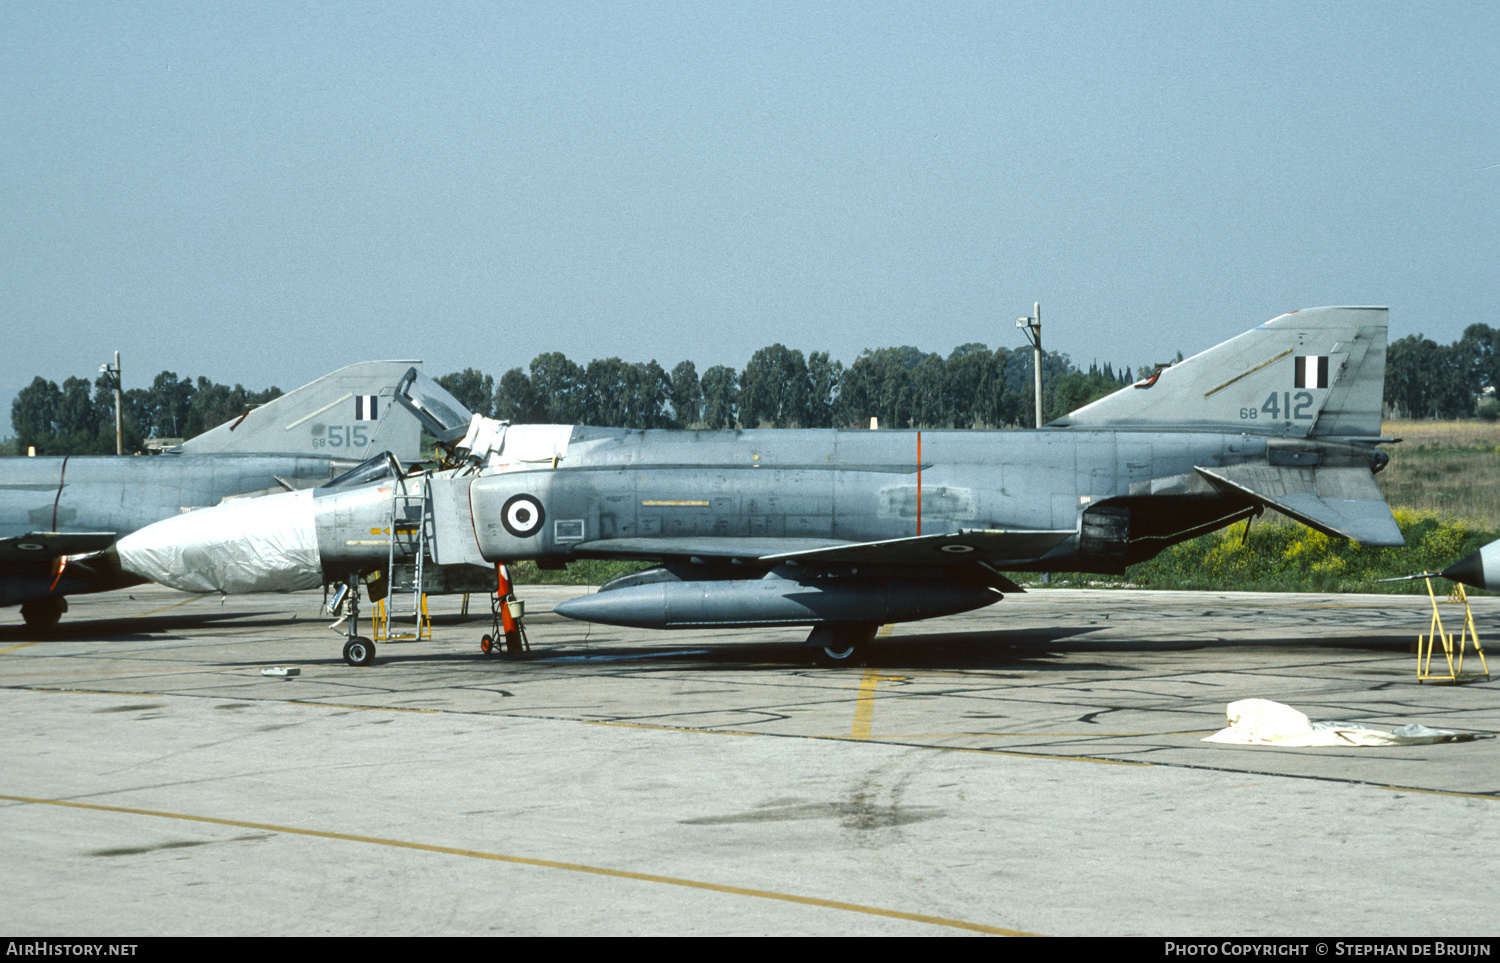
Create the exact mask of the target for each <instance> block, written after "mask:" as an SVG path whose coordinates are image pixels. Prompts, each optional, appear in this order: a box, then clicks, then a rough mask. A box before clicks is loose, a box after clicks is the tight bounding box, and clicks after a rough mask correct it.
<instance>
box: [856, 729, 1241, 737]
mask: <svg viewBox="0 0 1500 963" xmlns="http://www.w3.org/2000/svg"><path fill="white" fill-rule="evenodd" d="M1218 731H1219V730H1217V729H1201V730H1199V731H1197V732H891V733H887V734H886V735H883V736H876V737H875V738H877V739H965V738H970V737H982V738H985V739H1083V738H1091V737H1095V736H1109V737H1118V738H1125V737H1132V736H1211V735H1213V734H1214V733H1215V732H1218Z"/></svg>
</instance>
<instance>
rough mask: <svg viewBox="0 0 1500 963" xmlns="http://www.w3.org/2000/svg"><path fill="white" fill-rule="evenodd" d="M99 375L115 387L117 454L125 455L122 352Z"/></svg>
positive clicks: (116, 353) (101, 368) (100, 370)
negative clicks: (121, 381)
mask: <svg viewBox="0 0 1500 963" xmlns="http://www.w3.org/2000/svg"><path fill="white" fill-rule="evenodd" d="M99 373H100V374H102V375H104V376H105V377H106V378H108V379H109V380H110V382H111V383H113V384H114V386H115V454H117V455H123V454H125V420H124V417H123V415H122V414H121V411H122V402H123V401H124V393H123V392H122V391H121V389H120V352H118V351H116V352H115V363H114V364H113V365H110V364H109V363H108V362H106V363H104V364H101V365H100V366H99Z"/></svg>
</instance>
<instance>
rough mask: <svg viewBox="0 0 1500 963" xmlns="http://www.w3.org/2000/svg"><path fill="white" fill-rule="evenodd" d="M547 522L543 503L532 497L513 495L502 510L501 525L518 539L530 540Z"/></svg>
mask: <svg viewBox="0 0 1500 963" xmlns="http://www.w3.org/2000/svg"><path fill="white" fill-rule="evenodd" d="M546 520H547V513H546V512H544V511H542V503H541V502H539V501H537V500H536V499H535V498H533V497H532V496H530V495H512V496H510V498H509V499H507V500H506V502H505V507H504V508H502V509H501V510H500V521H501V523H502V524H503V525H504V526H505V530H506V531H507V532H510V533H511V534H512V535H514V536H515V537H516V538H530V537H531V536H533V535H535V534H536V533H537V532H540V531H541V530H542V522H544V521H546Z"/></svg>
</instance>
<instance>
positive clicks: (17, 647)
mask: <svg viewBox="0 0 1500 963" xmlns="http://www.w3.org/2000/svg"><path fill="white" fill-rule="evenodd" d="M41 641H42V640H41V639H37V640H36V642H22V643H21V644H20V645H13V646H11V647H10V648H8V649H0V655H4V654H5V653H7V652H14V651H16V650H17V649H24V648H26V647H27V646H28V645H36V644H37V643H38V642H41Z"/></svg>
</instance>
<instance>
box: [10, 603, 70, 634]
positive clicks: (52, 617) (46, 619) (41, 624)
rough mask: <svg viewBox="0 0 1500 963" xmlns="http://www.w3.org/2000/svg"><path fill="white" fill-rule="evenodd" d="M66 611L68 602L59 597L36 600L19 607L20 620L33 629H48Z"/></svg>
mask: <svg viewBox="0 0 1500 963" xmlns="http://www.w3.org/2000/svg"><path fill="white" fill-rule="evenodd" d="M67 610H68V600H67V599H65V598H63V597H62V596H61V595H59V596H57V597H55V598H50V599H38V600H37V601H35V602H27V603H26V604H25V605H23V606H21V618H23V619H25V620H26V625H27V626H28V627H29V628H33V629H50V628H52V627H53V626H54V625H56V624H57V623H58V620H60V619H61V618H62V616H63V613H64V612H66V611H67Z"/></svg>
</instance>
